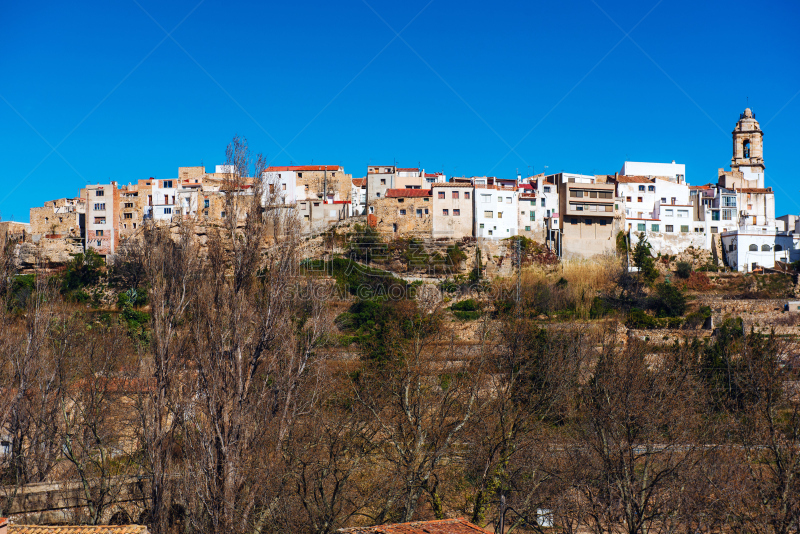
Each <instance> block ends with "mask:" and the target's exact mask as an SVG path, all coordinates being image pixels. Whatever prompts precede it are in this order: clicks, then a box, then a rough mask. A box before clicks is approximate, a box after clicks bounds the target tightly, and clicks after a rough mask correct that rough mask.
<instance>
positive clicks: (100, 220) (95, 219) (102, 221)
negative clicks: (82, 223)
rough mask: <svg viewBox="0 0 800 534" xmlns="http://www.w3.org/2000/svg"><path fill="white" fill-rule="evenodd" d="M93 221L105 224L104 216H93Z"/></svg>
mask: <svg viewBox="0 0 800 534" xmlns="http://www.w3.org/2000/svg"><path fill="white" fill-rule="evenodd" d="M94 223H95V224H105V223H106V218H105V217H95V218H94Z"/></svg>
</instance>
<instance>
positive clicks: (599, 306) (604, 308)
mask: <svg viewBox="0 0 800 534" xmlns="http://www.w3.org/2000/svg"><path fill="white" fill-rule="evenodd" d="M613 311H614V307H613V306H611V305H610V304H609V303H607V302H606V301H605V300H604V299H603V298H602V297H595V298H594V300H592V307H591V308H589V318H590V319H601V318H603V317H605V316H606V315H608V314H610V313H612V312H613Z"/></svg>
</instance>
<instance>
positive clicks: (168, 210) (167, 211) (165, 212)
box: [164, 208, 172, 215]
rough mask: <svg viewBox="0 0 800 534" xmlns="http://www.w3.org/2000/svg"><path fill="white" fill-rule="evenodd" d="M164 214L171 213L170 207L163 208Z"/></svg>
mask: <svg viewBox="0 0 800 534" xmlns="http://www.w3.org/2000/svg"><path fill="white" fill-rule="evenodd" d="M164 215H172V208H164Z"/></svg>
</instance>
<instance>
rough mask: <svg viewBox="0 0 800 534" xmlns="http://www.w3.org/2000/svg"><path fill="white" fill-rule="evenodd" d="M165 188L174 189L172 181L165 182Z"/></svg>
mask: <svg viewBox="0 0 800 534" xmlns="http://www.w3.org/2000/svg"><path fill="white" fill-rule="evenodd" d="M164 187H165V188H170V187H172V180H164Z"/></svg>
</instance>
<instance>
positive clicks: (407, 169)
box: [397, 167, 419, 172]
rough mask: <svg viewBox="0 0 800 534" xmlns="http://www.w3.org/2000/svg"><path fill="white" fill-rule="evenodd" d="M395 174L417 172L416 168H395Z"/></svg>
mask: <svg viewBox="0 0 800 534" xmlns="http://www.w3.org/2000/svg"><path fill="white" fill-rule="evenodd" d="M397 172H419V169H418V168H416V167H397Z"/></svg>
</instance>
